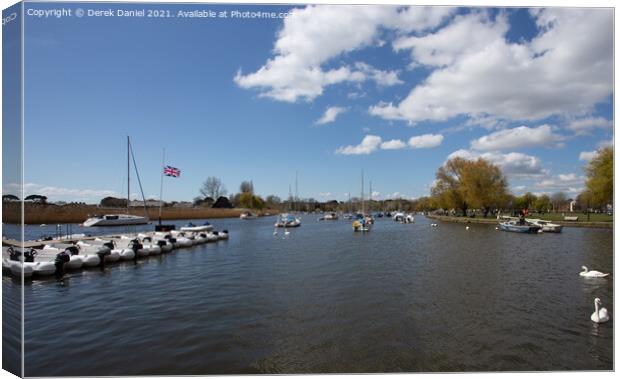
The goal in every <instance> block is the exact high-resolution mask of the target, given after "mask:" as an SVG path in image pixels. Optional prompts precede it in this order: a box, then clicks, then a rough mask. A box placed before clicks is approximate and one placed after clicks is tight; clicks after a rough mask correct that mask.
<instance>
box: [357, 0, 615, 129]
mask: <svg viewBox="0 0 620 379" xmlns="http://www.w3.org/2000/svg"><path fill="white" fill-rule="evenodd" d="M532 17H533V18H534V19H535V22H536V25H537V27H538V35H537V36H536V37H534V38H533V39H532V40H531V41H527V40H522V41H519V42H518V43H512V42H509V41H507V39H506V37H505V34H506V31H507V30H508V25H507V19H506V17H504V16H503V15H502V14H500V15H499V16H497V17H496V18H495V19H491V18H490V17H489V16H487V15H486V13H485V12H484V11H483V12H479V13H470V14H466V15H460V16H456V17H454V20H453V21H452V22H451V23H449V24H448V25H447V26H445V27H444V28H442V29H440V30H438V31H437V32H435V33H431V34H427V35H425V36H417V37H408V38H401V39H398V40H396V41H395V42H394V44H393V47H394V48H395V49H396V50H406V49H410V50H411V57H412V60H413V63H414V64H422V65H426V66H428V67H430V68H434V71H432V73H431V74H430V75H429V76H428V77H427V78H426V79H425V80H424V81H423V82H422V83H421V84H419V85H417V86H415V87H414V88H413V89H412V90H411V92H410V93H409V95H408V96H407V97H406V98H405V99H404V100H402V101H400V103H398V104H394V103H392V102H380V103H379V104H378V105H375V106H371V107H370V108H369V112H370V113H371V114H373V115H376V116H379V117H383V118H385V119H391V120H407V121H409V122H418V121H422V120H434V121H445V120H448V119H450V118H453V117H456V116H459V115H465V116H469V117H476V116H478V115H489V116H493V117H498V118H502V119H507V120H513V121H514V120H540V119H544V118H546V117H549V116H553V115H562V116H566V115H572V116H579V115H585V114H588V113H591V111H593V109H594V105H595V104H597V103H600V102H602V101H606V100H607V99H608V97H609V96H610V95H611V93H612V89H613V87H612V85H613V80H612V79H613V78H612V73H613V56H612V51H613V41H612V38H613V12H611V11H609V10H606V9H594V8H581V9H577V8H546V9H537V10H536V11H534V12H532ZM470 45H472V46H474V47H473V48H470ZM435 46H436V47H435Z"/></svg>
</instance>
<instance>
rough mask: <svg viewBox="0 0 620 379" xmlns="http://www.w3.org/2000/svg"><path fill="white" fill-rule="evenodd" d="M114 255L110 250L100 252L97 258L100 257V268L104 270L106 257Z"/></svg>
mask: <svg viewBox="0 0 620 379" xmlns="http://www.w3.org/2000/svg"><path fill="white" fill-rule="evenodd" d="M110 254H112V253H111V252H110V250H104V251H98V252H97V256H98V257H99V267H101V268H103V267H104V266H105V257H106V255H110Z"/></svg>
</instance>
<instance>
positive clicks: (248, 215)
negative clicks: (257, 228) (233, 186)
mask: <svg viewBox="0 0 620 379" xmlns="http://www.w3.org/2000/svg"><path fill="white" fill-rule="evenodd" d="M257 217H258V216H256V215H255V214H254V213H252V212H243V213H241V215H239V218H240V219H242V220H254V219H255V218H257Z"/></svg>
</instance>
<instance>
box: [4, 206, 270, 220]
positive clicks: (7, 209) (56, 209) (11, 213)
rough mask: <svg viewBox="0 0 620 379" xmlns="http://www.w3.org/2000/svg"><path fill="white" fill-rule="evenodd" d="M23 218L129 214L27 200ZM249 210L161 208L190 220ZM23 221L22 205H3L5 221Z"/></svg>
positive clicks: (154, 213)
mask: <svg viewBox="0 0 620 379" xmlns="http://www.w3.org/2000/svg"><path fill="white" fill-rule="evenodd" d="M24 205H25V208H24V219H25V223H26V224H68V223H81V222H84V221H85V220H86V219H87V218H89V217H91V216H93V215H103V214H115V213H127V209H126V208H103V207H98V206H96V205H74V204H70V205H54V204H30V203H25V204H24ZM147 210H148V214H149V218H150V219H151V220H157V219H158V217H159V208H155V207H150V208H147ZM244 211H247V209H240V208H233V209H228V208H181V207H178V208H176V207H166V208H162V213H161V219H162V220H188V219H204V218H227V217H239V215H240V214H241V213H242V212H244ZM253 212H254V213H257V214H259V215H264V214H266V213H270V214H276V213H277V211H276V210H263V211H253ZM129 213H131V214H133V215H136V216H144V208H137V207H136V208H131V209H130V212H129ZM20 221H21V204H20V203H4V204H2V222H4V223H13V224H15V223H19V222H20Z"/></svg>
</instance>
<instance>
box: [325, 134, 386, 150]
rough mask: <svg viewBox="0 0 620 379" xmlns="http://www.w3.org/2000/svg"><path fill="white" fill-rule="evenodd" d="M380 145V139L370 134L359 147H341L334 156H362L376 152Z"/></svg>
mask: <svg viewBox="0 0 620 379" xmlns="http://www.w3.org/2000/svg"><path fill="white" fill-rule="evenodd" d="M380 144H381V137H379V136H373V135H371V134H369V135H367V136H366V137H364V139H363V140H362V142H361V143H360V144H359V145H355V146H353V145H349V146H342V147H340V148H338V149H337V150H336V154H344V155H362V154H370V153H372V152H374V151H376V150H377V149H378V148H379V145H380Z"/></svg>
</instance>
